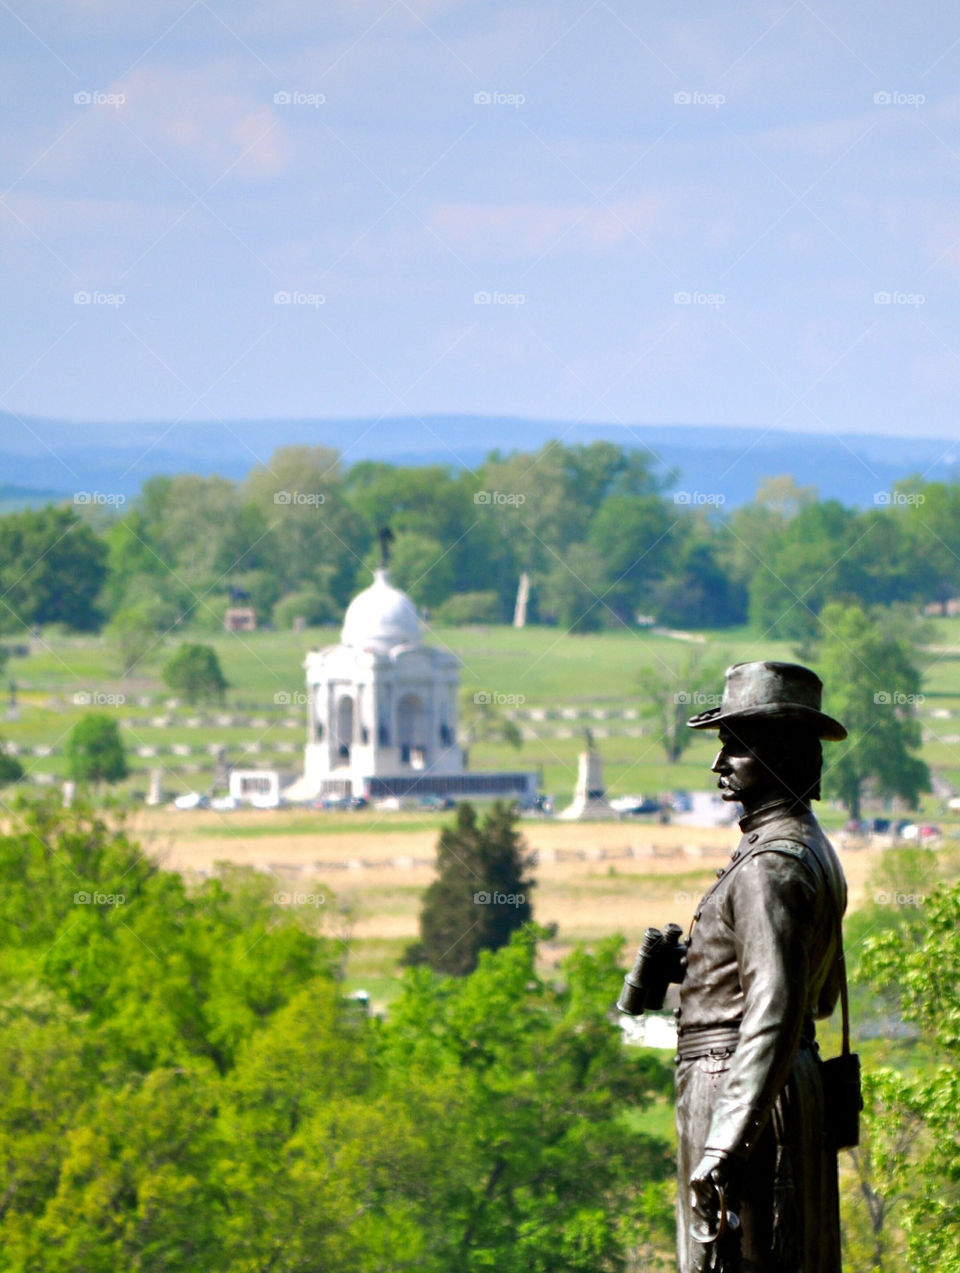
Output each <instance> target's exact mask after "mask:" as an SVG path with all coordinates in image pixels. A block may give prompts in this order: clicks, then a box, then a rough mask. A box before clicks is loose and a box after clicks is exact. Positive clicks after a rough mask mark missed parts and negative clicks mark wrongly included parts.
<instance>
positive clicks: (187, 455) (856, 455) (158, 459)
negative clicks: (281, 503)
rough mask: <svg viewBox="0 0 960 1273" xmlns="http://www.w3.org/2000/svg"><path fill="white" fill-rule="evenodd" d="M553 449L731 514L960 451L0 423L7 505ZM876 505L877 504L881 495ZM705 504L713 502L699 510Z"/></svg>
mask: <svg viewBox="0 0 960 1273" xmlns="http://www.w3.org/2000/svg"><path fill="white" fill-rule="evenodd" d="M552 439H558V440H561V441H563V442H566V443H570V444H572V443H589V442H595V441H599V440H604V441H611V442H616V443H618V444H619V445H622V446H635V447H643V448H647V449H649V450H651V451H652V452H653V454H654V455H655V457H656V458H657V460H658V461H659V462H660V464H662V466H663V468H664V469H667V470H670V469H674V470H676V471H677V473H678V476H677V479H676V481H675V483H674V485H673V488H672V489H673V490H674V491H675V492H677V493H678V494H680V496H681V502H683V500H682V496H683V494H686V495H689V496H690V499H691V502H697V497H698V496H700V497H706V496H714V497H716V496H720V497H722V499H713V500H711V501H710V502H712V503H723V504H725V505H726V506H731V507H732V506H736V505H738V504H742V503H745V502H746V501H748V500H750V499H752V498H753V495H754V494H755V492H756V489H757V486H758V484H759V483H760V482H761V481H763V480H764V478H767V477H772V476H776V475H778V474H781V473H789V474H791V475H792V476H793V477H794V478H795V479H796V481H797V482H798V483H799V484H800V485H813V486H816V487H817V489H818V491H819V493H820V495H821V497H823V498H835V499H839V500H842V501H843V502H844V503H846V504H855V505H859V506H864V505H869V504H872V503H874V502H882V496H883V495H884V494H885V493H886V492H888V491H889V490H890V489H891V487H892V486H893V484H894V483H895V482H898V481H903V480H904V479H905V478H908V477H910V476H912V475H914V474H917V473H919V474H922V475H923V477H924V478H925V479H926V480H929V481H945V480H951V479H952V478H954V477H956V476H957V454H958V453H960V442H958V443H957V444H956V446H955V445H954V443H952V442H951V441H949V440H947V439H943V438H906V437H891V436H886V435H883V434H846V435H829V434H827V435H823V434H808V433H790V432H782V431H779V430H772V429H771V430H764V429H760V428H742V427H736V428H733V427H728V426H725V425H690V424H670V425H664V424H637V425H630V426H625V425H620V424H609V423H606V424H604V423H599V424H585V423H575V424H571V423H569V422H567V421H562V420H528V419H522V418H518V417H517V418H514V417H508V416H507V417H505V416H497V417H486V416H476V415H436V416H423V417H413V416H404V417H396V418H388V419H384V420H376V419H374V418H370V419H350V420H347V419H327V420H325V419H316V420H227V421H224V422H222V423H221V422H218V421H212V422H209V423H198V422H196V421H181V422H179V423H174V422H162V421H161V422H153V423H146V422H132V423H118V422H111V423H96V422H94V423H85V422H69V421H63V420H47V419H41V418H37V417H26V416H24V417H19V418H18V417H16V416H14V415H10V414H8V413H5V412H0V483H2V490H3V500H2V503H3V506H5V507H8V508H9V507H11V506H14V505H15V504H17V503H20V504H28V503H29V504H36V503H37V502H38V500H42V499H43V498H45V497H46V498H57V497H58V494H59V496H60V497H61V498H72V497H73V495H74V493H75V492H78V491H85V492H101V493H111V494H123V495H125V496H126V497H127V498H128V499H129V498H131V497H132V496H134V495H135V494H136V493H137V491H138V490H139V488H140V486H141V484H142V483H143V482H144V481H145V480H146V479H147V478H148V477H151V476H153V475H155V474H158V473H170V474H172V473H184V472H192V473H201V474H204V475H209V474H213V473H219V474H221V475H222V476H224V477H228V478H232V479H235V480H236V479H239V478H242V477H244V476H245V475H246V473H248V472H249V470H250V469H251V468H252V467H253V466H254V465H255V464H257V463H263V462H265V461H266V460H268V459H269V457H270V454H271V452H272V451H273V450H274V448H275V447H277V446H289V445H295V444H306V445H310V446H318V445H322V446H330V447H334V448H336V449H337V450H339V451H340V452H341V453H342V456H343V462H344V464H347V465H349V464H352V463H355V462H356V461H357V460H383V461H386V462H389V463H394V464H446V465H453V466H455V467H458V468H459V467H466V468H475V467H477V466H479V465H480V464H481V463H482V462H483V460H484V459H485V457H486V456H487V455H488V454H489V452H490V451H493V450H500V451H502V452H509V451H517V450H519V451H535V450H537V449H538V448H539V447H541V446H543V445H544V444H545V443H547V442H549V441H551V440H552ZM878 496H879V497H880V499H879V501H878V498H877V497H878ZM704 502H706V501H704Z"/></svg>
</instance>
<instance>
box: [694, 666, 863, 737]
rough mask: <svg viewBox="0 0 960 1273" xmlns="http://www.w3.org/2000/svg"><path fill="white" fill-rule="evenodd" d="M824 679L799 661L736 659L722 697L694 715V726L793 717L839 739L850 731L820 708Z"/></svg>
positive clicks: (823, 735) (818, 733) (717, 725)
mask: <svg viewBox="0 0 960 1273" xmlns="http://www.w3.org/2000/svg"><path fill="white" fill-rule="evenodd" d="M822 694H823V682H822V681H821V680H820V677H819V676H817V674H816V672H813V671H811V670H810V668H808V667H802V666H801V665H800V664H799V663H735V664H734V665H733V667H728V668H727V675H726V681H725V682H724V686H723V698H722V700H721V702H720V706H719V707H711V708H710V709H709V710H708V711H706V712H701V713H700V714H699V715H698V716H691V718H690V719H689V720H688V721H687V724H688V725H689V726H690V728H691V729H719V728H720V726H721V725H725V724H728V723H729V722H732V721H738V720H751V719H752V720H756V721H758V722H759V721H762V720H792V721H796V722H797V723H802V724H804V725H807V726H808V727H809V728H811V729H814V730H816V732H817V735H818V736H819V737H820V738H826V739H829V740H830V741H831V742H840V740H841V739H843V738H846V736H847V731H846V730H845V729H844V727H843V726H842V725H841V724H840V722H839V721H838V720H834V718H833V717H832V716H827V714H826V713H825V712H822V711H821V710H820V701H821V696H822Z"/></svg>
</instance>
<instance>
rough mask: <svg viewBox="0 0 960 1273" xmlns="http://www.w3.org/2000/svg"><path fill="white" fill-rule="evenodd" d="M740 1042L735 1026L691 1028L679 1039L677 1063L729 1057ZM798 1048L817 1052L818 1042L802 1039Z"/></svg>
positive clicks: (680, 1035)
mask: <svg viewBox="0 0 960 1273" xmlns="http://www.w3.org/2000/svg"><path fill="white" fill-rule="evenodd" d="M739 1042H740V1028H739V1026H735V1025H712V1026H690V1027H689V1029H687V1030H681V1031H680V1034H679V1035H678V1037H677V1056H676V1059H677V1061H678V1062H679V1061H695V1060H696V1059H697V1058H698V1057H701V1056H729V1055H731V1054H732V1053H734V1052H736V1050H737V1044H738V1043H739ZM798 1048H813V1050H814V1051H816V1050H817V1045H816V1042H815V1041H814V1040H813V1039H809V1038H807V1037H806V1036H803V1037H801V1039H800V1042H799V1044H798Z"/></svg>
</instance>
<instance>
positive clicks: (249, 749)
mask: <svg viewBox="0 0 960 1273" xmlns="http://www.w3.org/2000/svg"><path fill="white" fill-rule="evenodd" d="M221 747H223V744H222V743H207V744H206V745H204V746H198V747H191V746H190V744H189V743H163V744H159V743H158V744H156V745H150V746H147V745H144V746H140V747H135V748H133V751H134V752H135V754H136V755H137V756H159V755H169V756H203V755H207V756H217V755H219V753H220V749H221ZM2 749H3V751H4V752H5V753H6V754H7V755H8V756H41V757H47V756H62V755H63V754H64V751H65V749H64V748H63V747H53V746H50V745H49V744H47V743H37V744H36V745H34V746H29V745H27V744H24V743H12V742H6V743H4V744H3V748H2ZM233 750H236V751H239V752H240V753H241V754H246V755H248V756H258V755H260V754H261V753H265V752H278V753H281V754H283V755H292V754H294V753H296V752H298V751H299V750H300V746H299V744H298V743H259V742H248V743H237V744H234V748H233Z"/></svg>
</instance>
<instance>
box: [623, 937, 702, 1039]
mask: <svg viewBox="0 0 960 1273" xmlns="http://www.w3.org/2000/svg"><path fill="white" fill-rule="evenodd" d="M682 936H683V929H682V928H681V927H680V925H679V924H667V926H666V928H664V930H663V932H661V931H660V929H659V928H648V929H646V930H645V932H644V934H643V941H642V942H641V943H640V949H639V950H638V951H637V957H636V959H635V960H634V961H633V967H632V968H631V969H630V971H629V972H628V973H627V975H626V976H625V977H624V979H623V989H622V990H621V991H620V998H619V999H618V1000H617V1008H618V1009H619V1011H620V1012H627V1013H629V1014H630V1016H632V1017H639V1016H640V1014H641V1013H642V1012H647V1011H650V1010H652V1011H656V1010H657V1009H658V1008H662V1007H663V1000H664V996H665V995H666V993H667V986H669V985H670V984H671V983H677V984H679V983H680V982H681V981H683V978H684V974H685V973H686V971H687V959H686V955H687V946H686V943H685V942H682V941H681V940H680V938H681V937H682Z"/></svg>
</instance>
